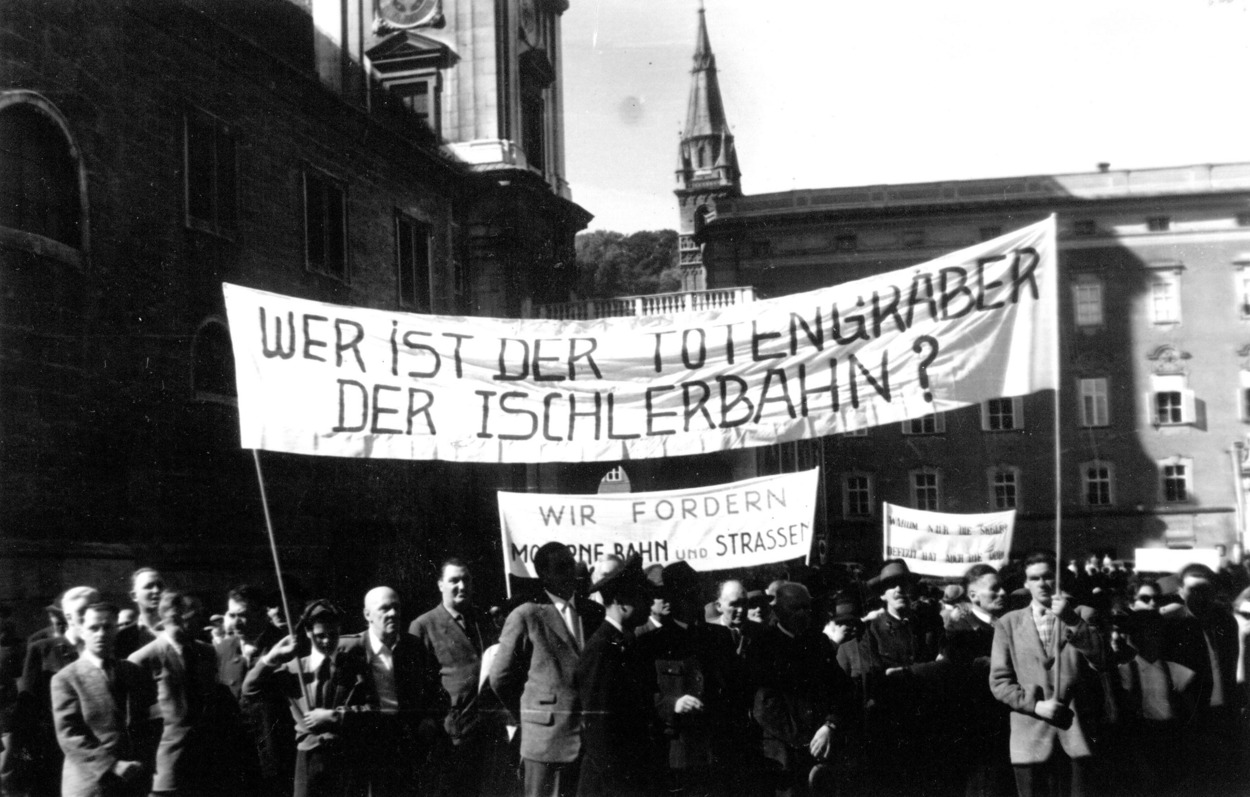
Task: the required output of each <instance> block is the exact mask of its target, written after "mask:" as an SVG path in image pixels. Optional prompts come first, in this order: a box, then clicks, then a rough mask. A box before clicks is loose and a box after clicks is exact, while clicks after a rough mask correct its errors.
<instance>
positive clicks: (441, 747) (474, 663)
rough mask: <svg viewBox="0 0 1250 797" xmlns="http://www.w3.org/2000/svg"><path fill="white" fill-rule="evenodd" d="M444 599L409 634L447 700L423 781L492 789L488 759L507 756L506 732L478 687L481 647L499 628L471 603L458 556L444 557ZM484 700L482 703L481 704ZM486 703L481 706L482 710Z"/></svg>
mask: <svg viewBox="0 0 1250 797" xmlns="http://www.w3.org/2000/svg"><path fill="white" fill-rule="evenodd" d="M438 590H439V593H440V594H441V595H442V602H441V603H440V604H439V605H438V606H435V607H434V608H433V609H430V610H429V611H428V612H426V613H425V614H423V615H421V616H420V617H418V618H417V619H415V620H413V621H412V624H411V625H410V626H409V627H408V633H410V634H412V635H413V636H414V637H416V638H417V640H418V642H420V644H421V647H422V648H423V649H424V650H425V657H426V660H427V661H431V662H436V663H437V666H438V668H439V675H440V678H441V682H442V688H443V691H445V692H446V693H447V696H448V699H449V705H448V709H447V714H446V716H445V717H443V718H442V727H443V731H444V734H443V735H442V736H441V737H440V738H439V739H438V741H437V746H436V749H435V752H434V753H433V754H432V755H431V756H430V764H431V767H430V771H429V772H427V773H425V774H426V777H423V778H422V780H423V781H424V783H425V786H426V790H427V791H429V792H431V793H433V794H436V795H447V794H479V793H492V792H495V791H498V790H499V784H493V785H488V783H489V781H488V780H487V779H486V778H487V776H488V775H489V774H490V773H489V771H488V770H489V768H490V764H491V763H492V762H493V761H494V760H495V759H496V758H498V757H502V756H504V755H505V752H506V747H507V743H508V739H507V735H506V732H505V730H504V726H503V723H502V721H501V718H500V716H499V713H498V712H495V711H492V709H494V708H497V707H498V700H497V699H496V698H495V696H494V693H492V692H491V691H490V690H484V691H482V690H480V688H479V687H480V685H481V675H482V652H483V651H485V650H486V649H487V648H489V647H490V646H491V645H493V644H495V642H496V641H497V640H498V636H499V634H498V631H496V630H495V625H494V623H492V622H491V621H490V618H489V617H486V616H485V615H483V614H482V612H480V611H479V610H478V609H477V607H476V606H474V604H473V575H472V573H470V572H469V567H468V565H466V564H465V563H464V562H463V561H461V560H460V559H455V558H452V559H448V560H446V561H445V562H443V566H442V570H441V571H440V574H439V578H438ZM483 704H485V706H484V705H483ZM484 708H485V711H484V710H483V709H484Z"/></svg>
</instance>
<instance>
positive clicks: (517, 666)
mask: <svg viewBox="0 0 1250 797" xmlns="http://www.w3.org/2000/svg"><path fill="white" fill-rule="evenodd" d="M534 568H535V570H536V571H537V572H538V578H539V580H540V581H541V582H542V588H543V591H542V594H541V595H539V596H538V597H537V598H535V599H534V600H532V601H529V602H527V603H523V604H521V605H520V606H518V607H517V608H516V609H514V610H513V611H512V613H511V614H509V615H508V619H507V620H506V621H505V622H504V627H503V632H502V633H501V634H500V638H499V649H498V651H497V652H496V654H495V661H494V663H493V665H492V666H491V671H490V683H491V686H492V687H493V688H494V690H495V693H496V694H498V695H499V698H500V700H502V701H503V704H504V706H505V707H506V708H507V709H508V711H509V712H511V714H512V716H513V717H514V718H515V719H516V720H519V723H520V726H521V730H520V733H521V763H522V766H523V768H524V773H525V794H526V795H527V797H543V796H544V795H550V797H557V796H558V797H570V795H573V794H575V793H576V792H577V773H578V758H579V756H580V755H581V724H580V716H579V712H578V695H577V682H576V673H577V662H578V660H579V659H580V658H581V652H582V649H583V648H584V647H585V642H586V640H587V639H589V638H590V636H591V635H592V634H593V633H594V632H595V631H596V630H597V629H598V627H599V624H600V623H601V622H602V621H603V608H602V607H601V606H599V604H597V603H594V602H592V601H583V600H578V599H576V598H575V597H574V593H575V590H576V587H577V571H576V567H575V562H574V560H573V554H572V553H570V552H569V549H568V547H567V546H565V545H564V544H562V543H558V542H549V543H547V544H546V545H543V546H542V547H541V548H539V549H538V551H537V553H536V554H535V555H534Z"/></svg>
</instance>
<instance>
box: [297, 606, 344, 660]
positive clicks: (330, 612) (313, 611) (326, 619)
mask: <svg viewBox="0 0 1250 797" xmlns="http://www.w3.org/2000/svg"><path fill="white" fill-rule="evenodd" d="M300 626H301V627H303V629H304V635H305V636H307V637H308V642H309V644H311V645H312V647H313V649H314V650H316V651H317V652H318V653H320V654H321V655H323V656H332V655H334V651H335V650H336V649H337V648H338V645H339V636H340V634H341V632H342V628H343V613H342V612H341V611H339V609H338V607H337V606H335V605H334V604H332V603H330V602H329V601H325V600H316V601H313V602H312V603H310V604H308V606H307V608H305V609H304V616H303V617H302V618H301V619H300Z"/></svg>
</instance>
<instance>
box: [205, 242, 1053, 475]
mask: <svg viewBox="0 0 1250 797" xmlns="http://www.w3.org/2000/svg"><path fill="white" fill-rule="evenodd" d="M1055 272H1056V252H1055V242H1054V222H1053V220H1048V221H1045V222H1041V223H1039V224H1035V225H1033V226H1030V227H1026V228H1024V229H1022V230H1020V231H1018V232H1014V233H1011V234H1008V235H1004V236H1002V237H1000V238H996V239H994V240H992V241H987V242H984V243H981V244H978V245H977V246H974V247H970V248H968V249H963V250H960V251H958V252H955V253H953V254H950V255H947V256H945V257H942V258H939V259H937V260H933V261H930V262H928V263H924V264H921V265H918V266H915V267H912V268H908V269H903V270H899V271H894V272H890V273H887V274H883V275H879V276H874V277H870V278H867V279H862V280H858V281H854V282H848V283H844V284H841V285H837V286H834V287H831V288H825V289H821V290H816V291H811V292H808V293H801V294H795V295H792V296H783V297H780V298H776V299H770V300H766V301H761V302H755V303H751V304H743V305H736V306H732V307H727V308H722V309H719V310H709V311H706V312H698V313H683V314H676V315H670V316H644V317H634V318H623V319H600V320H594V321H567V322H561V321H547V320H534V319H525V320H509V319H499V318H471V317H453V316H435V315H416V314H411V313H399V312H392V311H385V310H374V309H367V308H360V307H345V306H337V305H330V304H324V303H320V302H313V301H307V300H303V299H296V298H292V297H288V296H281V295H278V294H273V293H266V292H263V291H258V290H252V289H249V288H244V287H241V286H238V285H230V284H226V285H224V286H223V289H224V291H225V297H226V309H227V313H228V315H229V321H230V334H231V338H232V342H233V348H234V356H235V367H236V373H237V387H238V398H239V424H240V431H241V439H242V445H243V447H244V448H259V449H265V450H270V451H284V452H288V453H297V454H317V455H326V456H345V457H379V458H392V459H423V460H424V459H439V460H452V461H461V462H562V461H563V462H576V461H587V462H589V461H620V460H623V459H638V458H647V457H665V456H676V455H684V454H698V453H707V452H713V451H722V450H728V449H734V448H742V447H750V446H761V445H770V444H773V443H777V442H786V441H791V440H798V439H805V438H812V437H820V436H824V435H829V434H835V433H839V432H846V431H851V430H854V429H859V428H864V427H868V426H875V425H879V424H884V423H890V422H899V421H903V420H906V419H909V418H917V417H921V416H923V415H927V414H929V413H932V412H935V411H942V410H950V409H955V408H957V407H962V406H966V405H969V404H974V403H977V402H980V401H983V400H985V399H987V398H997V397H1005V396H1019V395H1025V394H1028V393H1031V392H1033V391H1035V390H1040V389H1043V388H1047V387H1054V379H1053V375H1052V374H1053V367H1054V363H1053V355H1052V354H1051V351H1052V348H1051V345H1050V342H1049V341H1050V340H1051V339H1052V337H1053V335H1054V334H1055V327H1054V324H1055V314H1056V301H1055V295H1056V293H1055V285H1056V282H1055V280H1056V273H1055Z"/></svg>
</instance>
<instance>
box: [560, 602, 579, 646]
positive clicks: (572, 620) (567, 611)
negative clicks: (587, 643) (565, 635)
mask: <svg viewBox="0 0 1250 797" xmlns="http://www.w3.org/2000/svg"><path fill="white" fill-rule="evenodd" d="M564 623H565V625H567V626H568V627H569V633H570V634H572V635H573V644H574V645H576V647H577V649H578V650H581V649H582V645H583V642H582V624H581V623H579V622H578V618H577V612H575V611H573V604H571V603H566V604H564Z"/></svg>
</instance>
